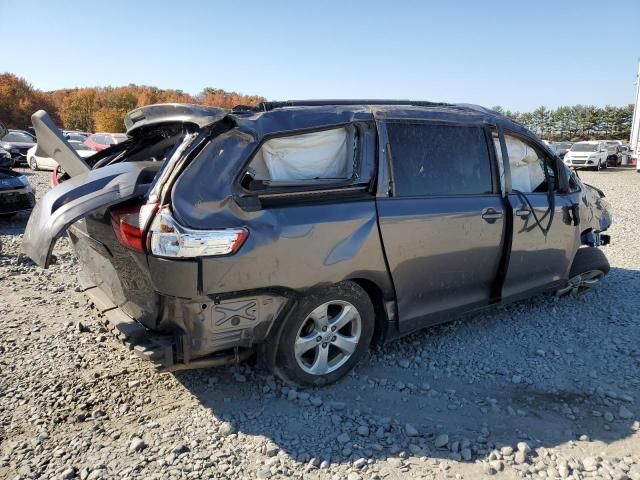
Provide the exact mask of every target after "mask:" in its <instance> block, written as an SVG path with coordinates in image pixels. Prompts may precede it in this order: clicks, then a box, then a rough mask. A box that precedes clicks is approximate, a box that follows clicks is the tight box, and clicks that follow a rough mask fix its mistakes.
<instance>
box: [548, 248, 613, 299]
mask: <svg viewBox="0 0 640 480" xmlns="http://www.w3.org/2000/svg"><path fill="white" fill-rule="evenodd" d="M610 268H611V267H610V266H609V260H607V257H606V255H605V254H604V252H603V251H602V250H600V249H599V248H595V247H586V248H579V249H578V251H577V252H576V256H575V258H574V259H573V263H572V264H571V271H570V272H569V280H568V281H567V285H566V286H565V287H563V288H561V289H559V290H558V291H557V294H558V295H565V294H568V293H572V294H577V293H582V292H585V291H587V290H589V289H591V288H593V287H595V286H596V285H597V284H599V283H600V282H601V281H602V279H603V278H604V277H605V275H606V274H607V273H609V269H610Z"/></svg>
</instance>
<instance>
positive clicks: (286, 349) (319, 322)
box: [273, 282, 374, 386]
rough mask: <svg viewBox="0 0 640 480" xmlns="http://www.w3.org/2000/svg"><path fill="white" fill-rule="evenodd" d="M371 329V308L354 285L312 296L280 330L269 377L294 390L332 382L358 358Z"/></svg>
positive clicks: (372, 315) (367, 298)
mask: <svg viewBox="0 0 640 480" xmlns="http://www.w3.org/2000/svg"><path fill="white" fill-rule="evenodd" d="M373 329H374V310H373V305H372V304H371V300H369V297H368V295H367V293H366V292H365V291H364V290H363V289H362V288H361V287H360V286H359V285H357V284H355V283H353V282H344V283H340V284H337V285H333V286H331V287H329V288H326V289H323V290H321V291H318V292H315V293H312V294H310V295H308V296H307V297H305V298H303V299H302V300H301V301H300V302H299V303H298V305H297V306H296V307H295V308H294V309H293V310H292V311H291V312H290V314H289V315H288V316H287V318H286V319H285V321H284V323H283V325H282V327H281V334H280V338H279V341H278V342H277V344H276V345H275V346H274V347H273V348H275V349H276V350H277V351H276V352H275V368H274V373H275V374H276V375H278V376H279V377H280V378H282V379H283V380H284V381H286V382H288V383H292V384H295V385H300V386H318V385H326V384H329V383H333V382H335V381H336V380H338V379H339V378H341V377H342V376H344V375H345V374H346V373H347V372H349V370H351V369H352V368H353V367H354V366H355V365H356V364H357V363H358V362H359V361H360V360H361V358H362V357H363V356H364V354H365V353H366V351H367V348H368V347H369V343H370V342H371V338H372V337H373Z"/></svg>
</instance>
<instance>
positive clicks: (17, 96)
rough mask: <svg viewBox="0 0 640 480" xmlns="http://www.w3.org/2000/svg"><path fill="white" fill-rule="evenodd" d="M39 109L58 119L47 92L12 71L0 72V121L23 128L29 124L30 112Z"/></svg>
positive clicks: (11, 126) (10, 126)
mask: <svg viewBox="0 0 640 480" xmlns="http://www.w3.org/2000/svg"><path fill="white" fill-rule="evenodd" d="M40 109H43V110H47V111H48V112H49V113H50V114H51V116H52V118H53V119H54V121H57V122H59V121H60V117H59V116H58V110H57V108H56V107H55V105H54V103H53V101H52V99H51V98H50V97H49V96H48V95H47V94H45V93H43V92H41V91H40V90H37V89H35V88H33V87H32V86H31V85H30V84H29V83H27V81H26V80H25V79H23V78H20V77H17V76H16V75H14V74H12V73H2V74H0V122H2V123H4V124H5V125H6V126H7V127H9V128H25V127H27V126H29V125H31V114H32V113H33V112H35V111H36V110H40Z"/></svg>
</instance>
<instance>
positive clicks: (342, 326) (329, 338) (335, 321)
mask: <svg viewBox="0 0 640 480" xmlns="http://www.w3.org/2000/svg"><path fill="white" fill-rule="evenodd" d="M361 335H362V318H361V317H360V313H359V312H358V310H357V309H356V307H354V306H353V305H352V304H351V303H349V302H345V301H343V300H335V301H329V302H325V303H323V304H322V305H320V306H319V307H317V308H315V309H314V310H313V311H312V312H311V313H310V314H309V315H308V316H307V318H305V320H304V322H302V325H301V326H300V328H299V329H298V333H297V335H296V337H295V345H294V353H295V358H296V361H297V363H298V366H299V367H300V368H301V369H302V370H304V371H305V372H306V373H309V374H311V375H326V374H328V373H331V372H334V371H335V370H337V369H338V368H340V367H341V366H342V365H344V364H345V363H346V362H347V361H348V360H349V359H350V358H351V356H352V355H353V354H354V352H355V350H356V348H357V347H358V343H359V342H360V337H361Z"/></svg>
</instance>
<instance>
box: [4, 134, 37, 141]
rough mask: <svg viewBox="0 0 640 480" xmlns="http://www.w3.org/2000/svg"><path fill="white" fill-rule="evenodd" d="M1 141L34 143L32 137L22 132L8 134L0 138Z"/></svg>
mask: <svg viewBox="0 0 640 480" xmlns="http://www.w3.org/2000/svg"><path fill="white" fill-rule="evenodd" d="M2 140H3V141H5V142H23V143H34V139H33V137H32V136H31V135H29V134H28V133H24V132H9V133H7V134H6V135H5V136H4V137H2Z"/></svg>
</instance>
